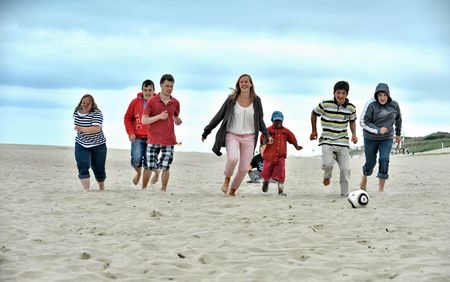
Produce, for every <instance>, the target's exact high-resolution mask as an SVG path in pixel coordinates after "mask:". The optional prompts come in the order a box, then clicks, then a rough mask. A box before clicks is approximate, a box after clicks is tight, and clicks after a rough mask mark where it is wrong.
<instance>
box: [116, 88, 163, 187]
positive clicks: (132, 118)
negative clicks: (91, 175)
mask: <svg viewBox="0 0 450 282" xmlns="http://www.w3.org/2000/svg"><path fill="white" fill-rule="evenodd" d="M141 89H142V92H139V93H138V94H137V97H136V98H135V99H133V100H132V101H131V103H130V105H129V106H128V110H127V112H126V113H125V116H124V118H123V121H124V123H125V129H126V131H127V133H128V139H129V140H130V142H131V166H132V167H133V168H134V169H135V170H136V175H135V176H134V177H133V183H134V185H137V184H138V183H139V179H140V178H141V175H142V189H147V185H148V181H149V180H150V174H151V173H150V170H149V168H148V166H147V154H146V150H147V138H148V136H147V134H148V124H142V113H143V112H144V108H145V106H146V104H147V101H149V100H150V99H151V98H152V97H154V96H156V95H155V84H154V83H153V81H151V80H149V79H147V80H145V81H144V82H142V87H141ZM142 167H144V169H143V172H142ZM158 177H159V170H158V171H157V172H156V173H155V174H154V176H153V179H152V183H153V184H155V183H156V182H157V181H158Z"/></svg>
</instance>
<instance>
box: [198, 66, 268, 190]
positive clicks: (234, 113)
mask: <svg viewBox="0 0 450 282" xmlns="http://www.w3.org/2000/svg"><path fill="white" fill-rule="evenodd" d="M263 115H264V114H263V108H262V104H261V99H260V98H259V97H258V95H256V93H255V88H254V86H253V81H252V78H251V77H250V75H248V74H243V75H241V76H240V77H239V79H238V80H237V82H236V86H235V88H234V89H233V92H232V94H231V95H230V96H228V98H227V99H226V100H225V102H224V103H223V105H222V107H221V108H220V110H219V111H218V112H217V114H216V115H215V116H214V118H213V119H212V120H211V122H210V123H209V124H208V125H207V126H206V127H205V129H204V131H203V134H202V141H204V140H205V139H206V138H207V136H208V135H209V134H210V133H211V131H212V130H213V129H214V128H215V127H216V126H217V125H218V124H219V123H220V122H221V121H222V124H221V125H220V128H219V130H218V132H217V134H216V139H215V142H214V146H213V148H212V151H213V152H214V153H215V154H216V155H218V156H220V155H222V153H221V152H220V149H221V148H222V147H226V150H227V163H226V165H225V171H224V174H225V180H224V182H223V185H222V191H223V192H224V193H225V194H227V193H228V195H230V196H235V193H236V190H237V189H238V188H239V186H240V185H241V182H242V180H243V179H244V177H245V175H246V173H247V171H248V169H249V167H250V162H251V160H252V157H253V153H254V150H255V146H256V142H257V138H258V134H259V132H261V133H263V134H264V136H265V137H266V140H267V141H268V142H270V143H271V142H273V140H272V138H271V137H270V135H269V132H268V131H267V128H266V125H265V123H264V118H263ZM238 162H239V166H238V171H237V173H236V175H235V177H234V179H233V182H232V183H231V187H230V180H231V176H232V175H233V172H234V169H235V167H236V165H237V164H238Z"/></svg>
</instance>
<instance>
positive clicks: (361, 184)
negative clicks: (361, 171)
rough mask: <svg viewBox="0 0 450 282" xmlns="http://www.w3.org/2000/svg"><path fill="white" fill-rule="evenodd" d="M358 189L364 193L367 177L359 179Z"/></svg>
mask: <svg viewBox="0 0 450 282" xmlns="http://www.w3.org/2000/svg"><path fill="white" fill-rule="evenodd" d="M359 188H360V189H362V190H364V191H366V189H367V175H363V176H362V177H361V182H360V183H359Z"/></svg>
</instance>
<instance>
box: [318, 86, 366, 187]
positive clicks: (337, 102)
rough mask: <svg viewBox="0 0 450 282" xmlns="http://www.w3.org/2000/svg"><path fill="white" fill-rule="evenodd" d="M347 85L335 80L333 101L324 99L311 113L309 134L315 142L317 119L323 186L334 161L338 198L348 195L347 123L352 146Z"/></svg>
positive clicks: (352, 120)
mask: <svg viewBox="0 0 450 282" xmlns="http://www.w3.org/2000/svg"><path fill="white" fill-rule="evenodd" d="M349 88H350V86H349V84H348V82H346V81H338V82H337V83H336V84H335V85H334V94H333V95H334V98H333V99H332V100H324V101H322V102H321V103H319V105H318V106H317V107H316V108H315V109H314V110H313V111H312V113H311V126H312V132H311V135H310V137H309V139H311V140H316V139H317V125H316V124H317V117H318V116H320V124H321V125H322V134H321V135H320V138H319V146H322V169H323V171H324V174H323V185H325V186H328V185H330V179H331V176H332V172H333V167H334V162H335V161H336V162H337V163H338V166H339V169H340V181H339V184H340V188H341V195H342V196H347V194H348V181H349V179H350V162H349V155H350V154H349V150H350V149H349V147H350V146H349V137H348V132H347V127H348V124H349V123H350V130H351V132H352V138H351V140H352V142H353V143H354V144H356V143H357V142H358V137H356V108H355V106H354V105H353V104H352V103H350V102H349V100H348V99H347V96H348V91H349Z"/></svg>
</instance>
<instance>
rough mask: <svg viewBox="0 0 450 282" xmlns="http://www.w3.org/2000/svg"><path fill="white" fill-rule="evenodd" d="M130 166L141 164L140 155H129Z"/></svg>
mask: <svg viewBox="0 0 450 282" xmlns="http://www.w3.org/2000/svg"><path fill="white" fill-rule="evenodd" d="M131 166H132V167H134V168H139V167H141V166H142V157H140V158H139V157H138V156H131Z"/></svg>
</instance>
